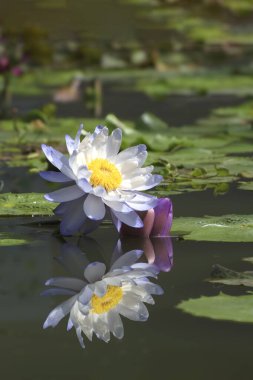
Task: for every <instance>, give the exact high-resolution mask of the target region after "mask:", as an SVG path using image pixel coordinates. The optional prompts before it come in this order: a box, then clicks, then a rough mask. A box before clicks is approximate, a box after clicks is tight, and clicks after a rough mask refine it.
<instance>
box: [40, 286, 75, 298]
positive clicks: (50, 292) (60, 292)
mask: <svg viewBox="0 0 253 380" xmlns="http://www.w3.org/2000/svg"><path fill="white" fill-rule="evenodd" d="M75 294H76V292H75V291H74V290H70V289H63V288H54V289H46V290H43V292H41V294H40V295H41V296H44V297H48V296H74V295H75Z"/></svg>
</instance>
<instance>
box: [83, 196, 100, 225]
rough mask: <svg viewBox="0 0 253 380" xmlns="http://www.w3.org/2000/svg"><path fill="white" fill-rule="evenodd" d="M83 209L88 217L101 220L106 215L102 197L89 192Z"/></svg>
mask: <svg viewBox="0 0 253 380" xmlns="http://www.w3.org/2000/svg"><path fill="white" fill-rule="evenodd" d="M83 209H84V212H85V214H86V215H87V217H88V218H90V219H93V220H101V219H103V218H104V216H105V205H104V203H103V202H102V200H101V198H99V197H96V196H95V195H92V194H89V195H88V197H87V198H86V199H85V201H84V204H83Z"/></svg>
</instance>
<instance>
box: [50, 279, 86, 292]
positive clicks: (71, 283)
mask: <svg viewBox="0 0 253 380" xmlns="http://www.w3.org/2000/svg"><path fill="white" fill-rule="evenodd" d="M45 285H46V286H55V287H58V288H66V289H71V290H75V291H76V292H79V291H80V290H81V289H82V288H84V287H85V285H87V282H85V281H83V280H80V279H79V278H75V277H54V278H50V279H49V280H47V281H46V283H45Z"/></svg>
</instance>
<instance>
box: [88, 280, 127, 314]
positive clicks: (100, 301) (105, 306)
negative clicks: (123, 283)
mask: <svg viewBox="0 0 253 380" xmlns="http://www.w3.org/2000/svg"><path fill="white" fill-rule="evenodd" d="M122 297H123V291H122V289H121V287H120V286H112V285H108V287H107V292H106V293H105V295H104V296H103V297H98V296H96V294H93V296H92V297H91V305H92V309H91V311H92V312H93V313H96V314H103V313H106V312H107V311H109V310H111V309H113V308H114V307H115V306H116V305H118V303H119V302H120V300H121V298H122Z"/></svg>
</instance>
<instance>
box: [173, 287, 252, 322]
mask: <svg viewBox="0 0 253 380" xmlns="http://www.w3.org/2000/svg"><path fill="white" fill-rule="evenodd" d="M177 308H178V309H180V310H182V311H184V312H185V313H188V314H191V315H193V316H196V317H205V318H211V319H218V320H226V321H233V322H245V323H253V312H252V311H253V295H252V294H249V295H244V296H229V295H226V294H223V293H220V294H219V295H217V296H214V297H205V296H202V297H200V298H195V299H189V300H187V301H182V302H180V303H179V304H178V305H177Z"/></svg>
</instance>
